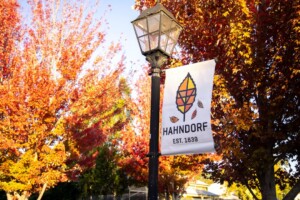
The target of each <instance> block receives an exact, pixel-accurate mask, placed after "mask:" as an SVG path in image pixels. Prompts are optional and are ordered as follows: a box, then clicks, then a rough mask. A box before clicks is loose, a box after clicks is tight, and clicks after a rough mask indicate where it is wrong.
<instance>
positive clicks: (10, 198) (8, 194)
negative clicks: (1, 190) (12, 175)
mask: <svg viewBox="0 0 300 200" xmlns="http://www.w3.org/2000/svg"><path fill="white" fill-rule="evenodd" d="M13 197H14V196H13V195H11V194H10V193H8V192H6V198H7V200H13Z"/></svg>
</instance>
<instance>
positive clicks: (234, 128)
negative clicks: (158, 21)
mask: <svg viewBox="0 0 300 200" xmlns="http://www.w3.org/2000/svg"><path fill="white" fill-rule="evenodd" d="M161 2H162V4H163V5H164V6H166V7H167V8H168V10H170V11H171V12H172V13H173V14H174V15H175V16H176V18H177V19H178V20H179V22H180V23H181V24H182V25H183V27H184V30H183V33H182V35H181V37H180V40H179V43H180V46H181V48H182V50H183V55H184V60H183V62H184V63H194V62H199V61H203V60H207V59H213V58H216V59H217V66H216V71H215V81H214V91H213V103H212V120H213V124H214V126H213V130H214V132H215V134H214V139H215V142H216V144H217V147H216V150H217V152H218V154H219V155H222V156H223V159H222V161H220V162H208V163H207V164H208V165H207V172H209V173H210V175H211V178H213V179H214V180H215V181H220V182H223V181H228V182H229V183H230V184H231V183H233V182H236V183H239V184H242V185H244V186H246V187H247V188H248V189H249V191H252V190H256V189H257V190H259V191H260V194H261V196H262V199H263V200H274V199H276V187H275V185H276V184H277V185H279V186H280V187H281V189H284V187H285V186H286V185H287V184H289V185H290V186H291V187H292V188H291V190H290V192H289V193H288V194H286V196H285V197H284V199H285V200H288V199H294V197H295V196H296V195H297V194H298V193H299V192H300V164H299V161H300V160H299V159H300V156H299V152H300V149H299V147H300V145H299V141H300V140H299V139H300V138H299V137H300V135H299V125H300V118H299V113H300V112H299V111H300V110H299V109H300V101H299V98H300V92H299V89H298V88H297V87H298V85H299V82H300V71H299V70H300V64H299V59H300V52H299V45H300V23H299V21H300V20H299V19H300V14H299V13H300V1H299V0H295V1H289V0H282V1H277V0H258V1H254V0H238V1H229V0H228V1H227V0H223V1H221V0H208V1H204V0H203V1H202V0H200V1H199V0H182V1H172V0H164V1H161ZM154 3H155V1H153V0H137V1H136V8H137V9H140V10H141V9H144V8H146V7H150V6H153V5H154ZM280 163H288V167H285V168H279V169H277V170H276V169H275V168H274V166H275V165H276V164H280ZM252 194H253V198H254V199H260V198H259V197H258V196H256V195H255V194H254V192H252Z"/></svg>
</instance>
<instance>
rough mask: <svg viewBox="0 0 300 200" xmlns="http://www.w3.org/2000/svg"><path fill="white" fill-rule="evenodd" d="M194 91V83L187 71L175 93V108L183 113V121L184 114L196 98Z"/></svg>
mask: <svg viewBox="0 0 300 200" xmlns="http://www.w3.org/2000/svg"><path fill="white" fill-rule="evenodd" d="M196 91H197V90H196V84H195V82H194V80H193V78H192V77H191V75H190V73H188V74H187V76H186V77H185V78H184V80H183V81H182V83H181V84H180V85H179V87H178V90H177V95H176V104H177V109H178V110H179V111H180V112H181V113H182V114H183V121H185V114H186V113H187V112H188V111H189V110H190V109H191V107H192V106H193V103H194V101H195V98H196Z"/></svg>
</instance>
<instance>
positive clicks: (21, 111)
mask: <svg viewBox="0 0 300 200" xmlns="http://www.w3.org/2000/svg"><path fill="white" fill-rule="evenodd" d="M7 2H10V3H6V1H1V3H0V11H1V12H0V19H1V21H0V23H1V26H0V30H1V34H0V65H1V66H0V67H1V68H0V72H1V77H0V78H1V82H0V99H1V101H0V131H1V134H0V160H1V162H0V172H1V174H0V189H2V190H5V191H6V192H7V194H8V195H16V197H17V198H18V197H19V196H22V195H23V197H25V198H26V197H28V196H30V194H31V193H32V192H37V191H41V190H42V188H43V186H44V188H45V187H46V186H47V187H52V186H54V185H55V184H56V183H57V182H59V181H66V180H67V178H68V177H67V175H69V174H72V173H71V172H74V171H76V172H81V171H82V169H83V168H86V167H89V166H91V165H92V164H91V162H92V161H93V159H94V156H93V154H90V153H89V151H92V150H93V148H94V147H96V146H98V145H100V144H102V143H103V142H104V140H105V139H106V137H107V136H108V135H109V134H113V133H115V132H117V131H120V130H123V127H124V126H125V124H126V123H127V119H126V117H124V115H120V116H118V115H116V114H120V113H124V109H123V107H124V102H126V100H124V98H127V97H125V95H124V94H125V89H126V88H124V84H125V82H124V80H120V76H121V74H122V72H123V68H124V66H123V58H121V59H120V61H119V62H118V63H116V62H115V61H113V60H114V58H115V57H117V58H118V55H117V54H118V53H119V52H120V49H121V47H120V45H119V44H115V45H114V44H112V45H110V47H109V48H107V47H106V46H105V44H104V36H105V33H104V32H103V31H101V27H102V26H101V23H102V21H101V20H96V19H95V13H96V11H97V7H98V6H97V5H98V4H95V5H91V6H92V8H91V9H85V8H86V7H85V5H83V4H82V1H60V0H42V1H35V0H29V1H28V3H29V6H30V8H31V13H29V16H30V18H31V20H28V21H27V20H26V21H25V20H24V21H22V22H23V24H22V27H21V31H20V32H21V33H24V34H22V35H18V33H19V29H18V26H17V25H18V24H17V22H18V13H17V10H16V8H17V6H18V5H17V4H16V3H14V1H7ZM27 14H28V13H27ZM26 22H28V23H29V24H28V25H25V23H26ZM2 32H3V33H5V34H2ZM17 36H18V37H17ZM99 47H102V48H99ZM106 49H108V50H106ZM104 58H105V59H104ZM115 60H116V59H115ZM90 155H91V156H90ZM73 175H74V174H73Z"/></svg>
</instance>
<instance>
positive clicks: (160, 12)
mask: <svg viewBox="0 0 300 200" xmlns="http://www.w3.org/2000/svg"><path fill="white" fill-rule="evenodd" d="M132 24H133V27H134V30H135V33H136V37H137V40H138V43H139V46H140V49H141V52H142V54H143V55H144V56H146V60H147V61H148V62H149V63H150V64H151V114H150V143H149V146H150V150H149V151H150V152H149V154H148V156H149V181H148V193H149V195H148V199H149V200H157V197H158V185H157V182H158V158H159V152H158V142H159V140H158V139H159V105H160V103H159V101H160V74H161V66H162V65H163V64H164V63H165V61H166V60H167V59H168V58H169V57H170V55H171V53H172V52H173V50H174V48H175V45H176V43H177V40H178V37H179V34H180V32H181V30H182V27H181V26H180V25H179V23H178V22H177V21H176V19H175V17H174V16H173V15H172V13H170V12H169V11H168V10H167V9H166V8H165V7H164V6H163V5H162V4H161V3H160V2H158V3H157V4H156V5H155V6H154V7H152V8H149V9H147V10H144V11H142V12H141V14H140V15H139V16H138V18H137V19H135V20H134V21H132Z"/></svg>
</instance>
